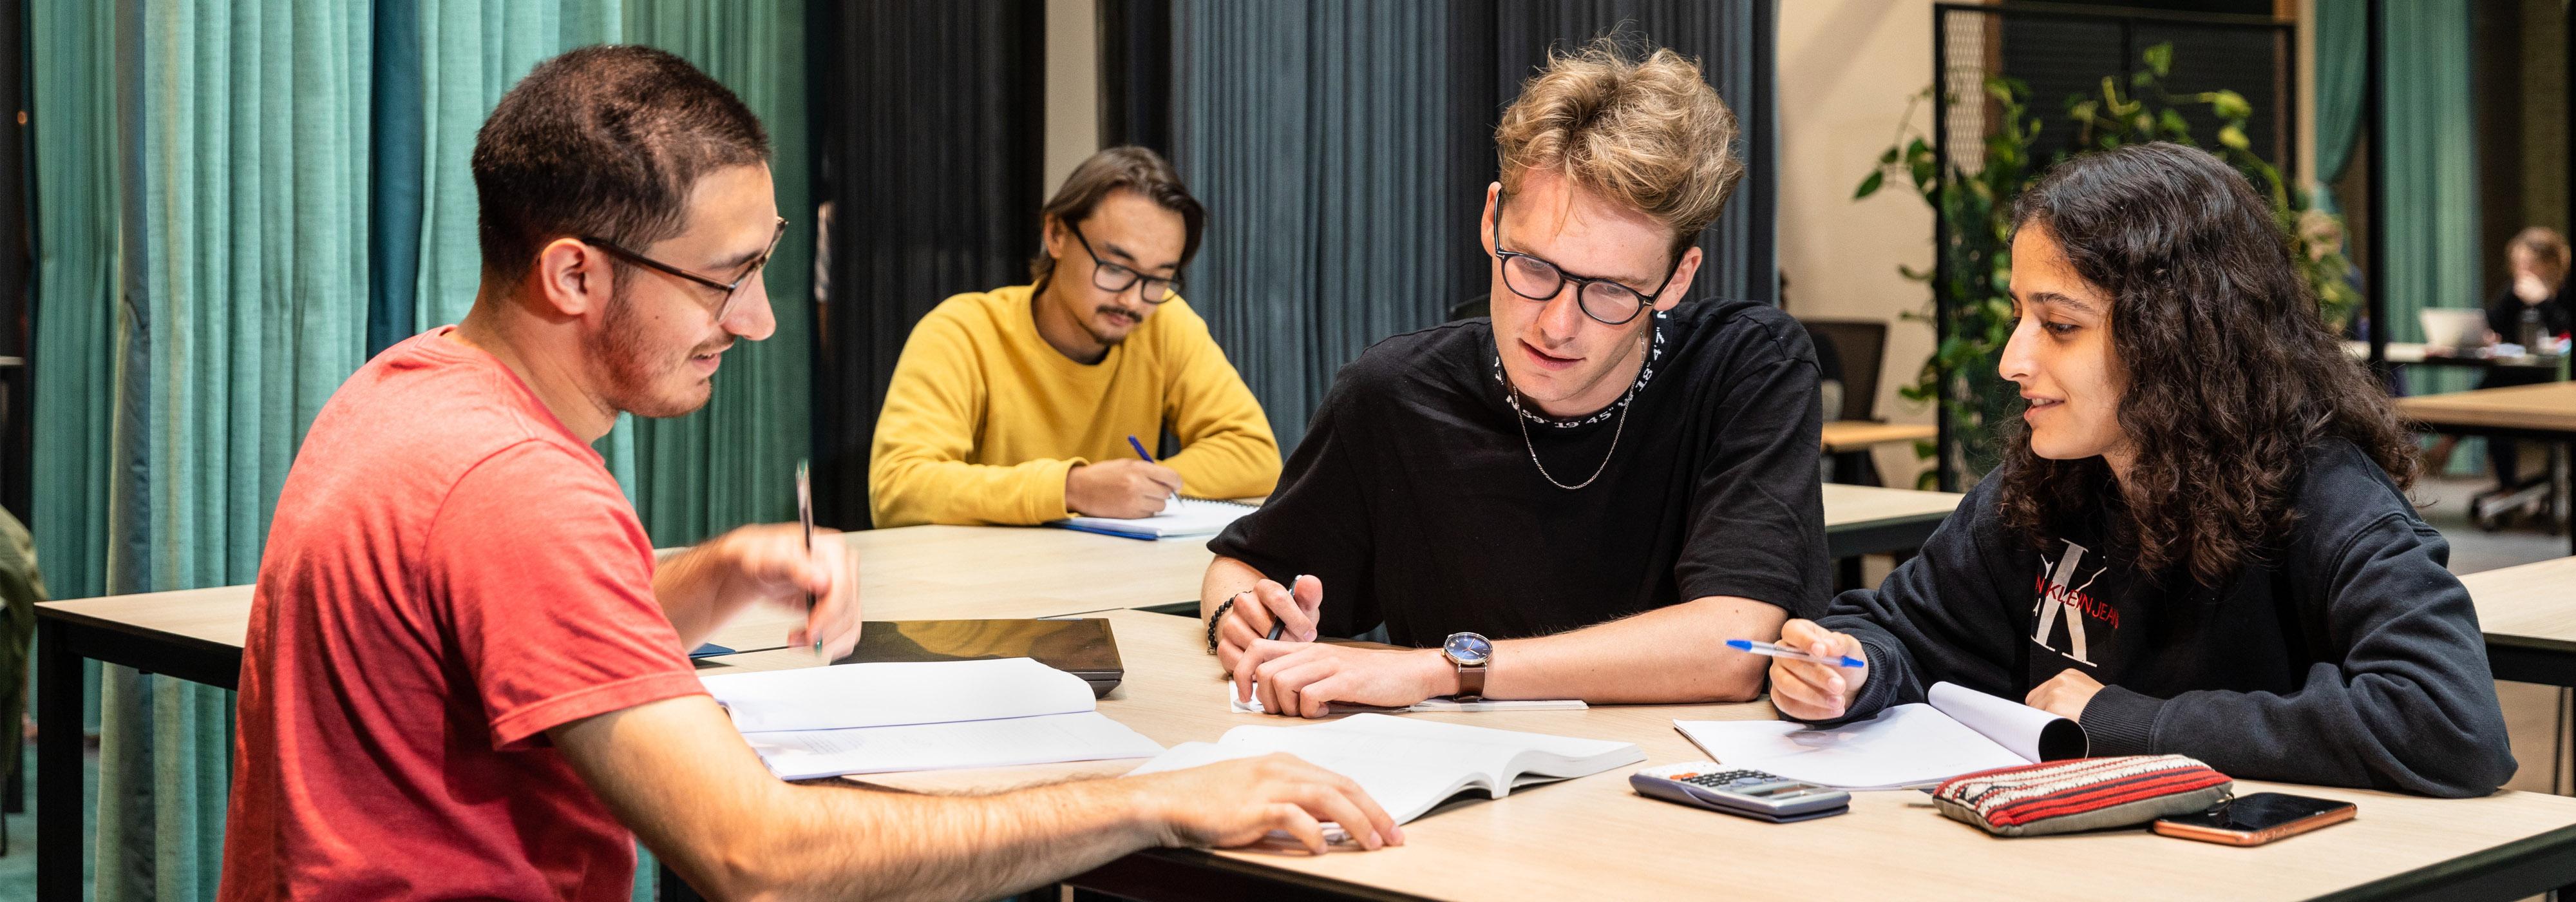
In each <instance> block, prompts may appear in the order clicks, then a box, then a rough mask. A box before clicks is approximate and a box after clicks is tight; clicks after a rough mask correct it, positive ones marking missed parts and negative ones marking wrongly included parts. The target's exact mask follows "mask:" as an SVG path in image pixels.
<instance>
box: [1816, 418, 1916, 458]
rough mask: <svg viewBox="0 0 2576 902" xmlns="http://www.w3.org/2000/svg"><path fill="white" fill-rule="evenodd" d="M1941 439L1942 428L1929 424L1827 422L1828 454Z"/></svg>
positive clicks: (1857, 421) (1826, 443) (1862, 421)
mask: <svg viewBox="0 0 2576 902" xmlns="http://www.w3.org/2000/svg"><path fill="white" fill-rule="evenodd" d="M1940 436H1941V427H1938V426H1934V425H1932V424H1930V423H1873V422H1870V421H1868V420H1832V421H1829V422H1827V423H1825V453H1828V454H1835V453H1840V452H1844V451H1859V450H1862V449H1864V448H1868V447H1869V446H1871V445H1883V444H1886V443H1888V442H1922V441H1931V440H1932V439H1935V438H1939V437H1940Z"/></svg>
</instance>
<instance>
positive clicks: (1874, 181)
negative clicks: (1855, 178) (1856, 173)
mask: <svg viewBox="0 0 2576 902" xmlns="http://www.w3.org/2000/svg"><path fill="white" fill-rule="evenodd" d="M1886 183H1887V170H1884V169H1873V170H1870V173H1869V177H1868V178H1865V179H1861V180H1860V190H1857V191H1854V192H1852V199H1853V200H1859V199H1861V198H1864V197H1868V196H1870V195H1872V194H1876V193H1878V187H1879V186H1880V185H1883V184H1886Z"/></svg>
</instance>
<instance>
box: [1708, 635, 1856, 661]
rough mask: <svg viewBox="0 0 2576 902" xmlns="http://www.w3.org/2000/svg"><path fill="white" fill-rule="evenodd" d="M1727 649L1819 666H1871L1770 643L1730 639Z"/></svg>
mask: <svg viewBox="0 0 2576 902" xmlns="http://www.w3.org/2000/svg"><path fill="white" fill-rule="evenodd" d="M1726 647H1728V648H1732V649H1735V650H1736V651H1743V652H1752V653H1754V654H1757V655H1769V656H1771V657H1774V658H1787V659H1789V660H1792V661H1814V662H1816V663H1818V664H1830V665H1832V666H1835V667H1867V666H1869V662H1867V661H1863V660H1861V659H1859V658H1854V657H1847V656H1844V655H1820V654H1815V653H1813V652H1803V651H1798V650H1796V649H1790V648H1781V647H1780V646H1778V645H1774V644H1771V643H1769V642H1755V641H1753V640H1751V639H1728V640H1726Z"/></svg>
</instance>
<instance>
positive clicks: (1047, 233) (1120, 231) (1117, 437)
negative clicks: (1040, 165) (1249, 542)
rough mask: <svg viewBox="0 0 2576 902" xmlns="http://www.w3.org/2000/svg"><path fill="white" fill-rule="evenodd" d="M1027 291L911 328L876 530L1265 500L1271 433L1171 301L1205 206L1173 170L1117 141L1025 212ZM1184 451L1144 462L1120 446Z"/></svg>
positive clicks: (873, 470) (1192, 315) (880, 469)
mask: <svg viewBox="0 0 2576 902" xmlns="http://www.w3.org/2000/svg"><path fill="white" fill-rule="evenodd" d="M1038 218H1039V223H1038V228H1039V230H1040V235H1041V239H1042V240H1043V242H1044V247H1043V249H1042V250H1041V252H1040V253H1039V254H1038V256H1037V259H1036V260H1034V261H1033V262H1032V263H1031V265H1030V271H1031V275H1032V276H1033V277H1034V282H1033V284H1030V285H1014V286H1010V287H1006V288H996V289H993V290H991V291H983V292H971V293H968V294H961V295H957V296H955V297H952V298H949V299H947V300H945V301H941V302H940V304H939V306H938V307H936V308H933V309H932V310H931V311H930V315H928V316H925V317H922V320H921V323H920V324H919V325H917V326H914V327H913V330H912V336H911V337H910V338H909V339H906V340H905V341H904V345H903V356H902V358H901V359H899V360H897V361H896V362H895V367H894V380H893V382H892V383H890V384H889V385H888V386H887V387H886V400H885V409H884V412H883V413H881V414H880V415H879V416H878V417H877V430H876V441H875V446H874V448H873V450H872V451H871V453H870V458H869V461H868V498H869V506H870V508H871V509H872V512H873V513H874V515H875V520H876V525H877V526H878V527H880V528H882V527H889V526H910V525H914V524H918V523H960V524H979V523H994V524H1004V525H1027V524H1034V523H1044V522H1046V521H1049V520H1058V519H1063V518H1064V517H1066V516H1069V515H1072V514H1077V513H1078V514H1086V515H1090V516H1095V517H1143V516H1149V515H1152V514H1154V513H1157V512H1159V511H1161V510H1162V509H1163V507H1164V505H1165V504H1166V503H1167V502H1168V501H1169V499H1171V498H1173V497H1175V496H1181V495H1186V496H1191V497H1199V498H1240V497H1249V496H1256V495H1267V494H1269V493H1270V490H1271V487H1272V486H1274V485H1275V484H1277V483H1278V481H1279V440H1278V439H1277V438H1276V437H1274V436H1273V435H1272V434H1271V431H1270V421H1269V419H1268V418H1266V417H1265V416H1264V415H1263V414H1262V412H1261V403H1260V402H1259V401H1256V400H1254V399H1253V397H1252V390H1251V389H1249V388H1246V387H1245V386H1244V384H1243V377H1242V376H1241V375H1239V374H1237V373H1236V372H1235V370H1234V365H1233V364H1231V363H1228V362H1227V361H1226V358H1225V351H1224V350H1223V349H1221V348H1219V347H1217V344H1216V340H1215V339H1214V338H1212V337H1210V336H1209V334H1208V327H1207V321H1205V320H1202V319H1200V318H1199V315H1198V312H1197V311H1195V310H1192V309H1190V304H1189V302H1188V301H1185V300H1182V299H1181V282H1180V278H1181V277H1180V273H1181V268H1182V267H1184V266H1187V265H1189V262H1190V258H1191V257H1192V256H1194V255H1196V254H1197V253H1198V249H1199V235H1200V232H1201V231H1202V230H1203V229H1204V228H1205V227H1206V224H1207V214H1206V212H1205V211H1204V210H1202V209H1201V208H1200V206H1199V202H1198V201H1197V200H1196V199H1194V198H1192V197H1191V196H1190V193H1189V190H1188V189H1187V188H1185V187H1183V186H1182V185H1181V180H1180V176H1179V175H1178V174H1176V173H1174V172H1173V171H1172V167H1171V164H1169V163H1166V162H1164V161H1163V158H1162V157H1160V156H1158V155H1156V154H1155V153H1154V152H1153V151H1150V150H1146V149H1145V148H1142V147H1112V148H1110V149H1108V150H1104V151H1101V152H1099V153H1098V154H1094V155H1093V156H1092V157H1091V158H1090V159H1088V160H1084V161H1083V162H1082V165H1079V166H1076V167H1074V170H1073V174H1072V175H1071V176H1068V177H1066V179H1065V181H1064V187H1062V188H1061V189H1059V190H1057V191H1056V194H1055V198H1054V199H1053V200H1049V201H1047V204H1046V207H1045V208H1044V209H1042V210H1040V211H1039V214H1038ZM1166 429H1168V430H1170V431H1171V432H1172V434H1174V435H1175V436H1177V437H1178V438H1179V441H1180V446H1179V450H1177V451H1175V452H1174V453H1172V454H1171V455H1170V456H1168V457H1161V458H1159V459H1155V460H1149V459H1145V458H1144V457H1142V456H1140V455H1139V454H1138V453H1137V449H1136V448H1134V447H1133V446H1131V445H1130V444H1129V443H1128V439H1129V438H1130V437H1131V436H1132V437H1134V438H1135V439H1136V440H1137V441H1138V442H1141V443H1142V444H1143V445H1144V447H1146V448H1152V447H1153V446H1155V445H1156V444H1158V443H1160V441H1161V438H1162V436H1163V433H1164V431H1165V430H1166Z"/></svg>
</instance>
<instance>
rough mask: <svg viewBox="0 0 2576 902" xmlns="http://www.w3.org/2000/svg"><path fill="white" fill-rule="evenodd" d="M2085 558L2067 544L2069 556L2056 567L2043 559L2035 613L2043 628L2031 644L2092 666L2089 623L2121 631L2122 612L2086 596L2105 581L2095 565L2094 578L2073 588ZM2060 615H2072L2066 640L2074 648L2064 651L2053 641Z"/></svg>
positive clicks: (2079, 547) (2081, 548) (2079, 549)
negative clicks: (2098, 582) (2087, 642)
mask: <svg viewBox="0 0 2576 902" xmlns="http://www.w3.org/2000/svg"><path fill="white" fill-rule="evenodd" d="M2084 554H2085V548H2084V546H2082V545H2078V544H2075V543H2073V542H2067V543H2066V553H2065V554H2063V555H2060V556H2059V557H2058V558H2057V561H2056V562H2055V563H2049V562H2048V561H2047V559H2046V558H2045V557H2043V558H2042V559H2041V564H2042V566H2041V568H2040V577H2039V579H2038V581H2037V584H2036V586H2035V587H2034V588H2035V589H2036V594H2037V595H2038V601H2037V604H2035V605H2034V606H2033V607H2032V610H2031V614H2032V616H2033V617H2034V619H2036V620H2037V621H2038V622H2039V626H2038V628H2037V629H2034V630H2032V631H2031V634H2030V641H2033V642H2037V643H2039V644H2041V645H2044V646H2047V647H2048V649H2049V650H2050V651H2054V652H2057V653H2058V654H2062V655H2065V656H2067V657H2069V658H2073V659H2075V660H2076V661H2077V662H2078V663H2081V664H2085V665H2091V664H2092V663H2093V661H2092V660H2091V659H2089V658H2087V657H2085V651H2084V638H2085V637H2084V634H2085V632H2086V630H2085V625H2084V624H2085V621H2086V620H2087V619H2091V620H2094V621H2097V622H2101V623H2107V624H2109V625H2110V627H2111V628H2112V629H2114V630H2117V629H2119V628H2120V612H2119V611H2118V610H2117V609H2115V608H2113V607H2111V606H2110V605H2108V604H2104V603H2102V602H2100V601H2096V600H2094V598H2093V596H2091V595H2087V594H2084V590H2085V589H2087V588H2089V587H2091V586H2092V585H2093V581H2094V580H2097V579H2101V578H2102V566H2101V565H2100V564H2095V565H2093V575H2092V576H2088V577H2085V579H2084V582H2083V584H2082V585H2071V584H2072V583H2074V581H2075V573H2076V568H2077V567H2078V566H2079V565H2081V564H2082V563H2083V560H2084ZM2060 611H2066V612H2068V613H2067V615H2066V637H2067V644H2068V645H2069V646H2070V648H2065V649H2061V648H2058V647H2057V646H2056V645H2055V644H2054V643H2052V642H2050V641H2049V640H2051V639H2053V638H2055V634H2056V632H2057V614H2058V612H2060Z"/></svg>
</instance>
